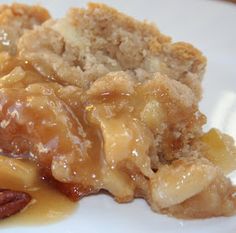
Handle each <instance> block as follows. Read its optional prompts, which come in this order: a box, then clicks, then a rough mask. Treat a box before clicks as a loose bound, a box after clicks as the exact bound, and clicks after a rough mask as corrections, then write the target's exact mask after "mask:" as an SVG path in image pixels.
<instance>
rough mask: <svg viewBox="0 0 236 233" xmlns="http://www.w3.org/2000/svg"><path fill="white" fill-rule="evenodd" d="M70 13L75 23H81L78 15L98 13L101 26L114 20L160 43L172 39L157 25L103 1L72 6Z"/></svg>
mask: <svg viewBox="0 0 236 233" xmlns="http://www.w3.org/2000/svg"><path fill="white" fill-rule="evenodd" d="M99 11H100V12H99ZM69 15H70V18H71V19H72V22H73V23H74V24H75V25H79V24H80V18H79V17H78V15H81V16H83V15H86V16H88V17H93V16H94V15H97V17H98V18H100V19H98V20H99V21H100V23H101V27H106V26H107V24H108V23H110V22H112V23H114V24H116V25H117V26H121V27H125V29H126V30H128V31H130V32H137V31H140V32H141V34H142V35H143V36H145V35H148V36H150V35H152V36H155V38H156V39H157V41H158V42H159V43H167V42H170V40H171V38H170V37H169V36H165V35H163V34H161V33H160V31H159V30H158V29H157V28H156V26H155V25H153V24H150V23H146V22H140V21H138V20H135V19H134V18H132V17H130V16H127V15H125V14H123V13H121V12H119V11H118V10H116V9H114V8H111V7H109V6H107V5H105V4H101V3H89V4H88V6H87V9H82V8H81V9H78V8H72V9H71V10H70V12H69Z"/></svg>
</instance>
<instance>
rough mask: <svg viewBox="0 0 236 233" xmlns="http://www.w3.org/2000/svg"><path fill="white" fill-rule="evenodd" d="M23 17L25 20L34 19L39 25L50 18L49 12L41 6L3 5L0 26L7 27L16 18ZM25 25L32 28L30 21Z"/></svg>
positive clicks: (0, 11)
mask: <svg viewBox="0 0 236 233" xmlns="http://www.w3.org/2000/svg"><path fill="white" fill-rule="evenodd" d="M19 17H23V18H25V19H27V18H28V19H29V20H30V19H32V18H33V19H34V20H35V22H37V23H38V24H41V23H43V22H44V21H46V20H47V19H49V18H50V15H49V13H48V11H47V10H46V9H45V8H43V7H41V6H28V5H25V4H19V3H13V4H12V5H11V6H9V5H1V6H0V24H1V25H6V24H11V23H12V21H15V20H16V18H18V19H19ZM24 23H25V25H26V24H28V25H27V26H28V27H29V26H30V27H31V26H32V25H30V24H29V23H30V22H29V21H28V22H27V21H26V20H25V22H24Z"/></svg>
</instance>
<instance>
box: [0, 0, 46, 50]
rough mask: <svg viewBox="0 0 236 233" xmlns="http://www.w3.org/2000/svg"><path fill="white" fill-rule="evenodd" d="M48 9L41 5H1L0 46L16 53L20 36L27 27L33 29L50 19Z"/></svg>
mask: <svg viewBox="0 0 236 233" xmlns="http://www.w3.org/2000/svg"><path fill="white" fill-rule="evenodd" d="M49 18H50V15H49V13H48V11H47V10H46V9H44V8H42V7H40V6H27V5H24V4H18V3H14V4H12V5H11V6H9V5H1V6H0V29H1V30H0V33H1V39H0V48H1V50H6V51H8V52H9V53H10V54H15V53H16V44H17V41H18V39H19V37H20V36H21V35H22V34H23V32H24V31H25V30H26V29H27V30H29V29H33V27H34V26H35V25H40V24H41V23H43V22H44V21H45V20H47V19H49Z"/></svg>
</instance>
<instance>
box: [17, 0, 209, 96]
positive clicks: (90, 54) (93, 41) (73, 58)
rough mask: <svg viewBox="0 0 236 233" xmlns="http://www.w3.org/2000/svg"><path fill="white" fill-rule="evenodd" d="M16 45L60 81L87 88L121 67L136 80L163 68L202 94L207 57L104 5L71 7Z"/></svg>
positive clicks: (42, 69)
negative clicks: (201, 84)
mask: <svg viewBox="0 0 236 233" xmlns="http://www.w3.org/2000/svg"><path fill="white" fill-rule="evenodd" d="M31 41H34V43H31ZM18 47H19V51H20V56H21V57H22V58H23V59H25V60H27V61H29V62H30V63H31V64H32V65H33V66H34V67H35V68H36V69H37V70H38V71H39V72H40V73H41V74H43V75H44V76H45V77H49V78H51V79H55V80H57V81H58V82H60V83H63V84H72V85H76V86H79V87H83V88H86V89H87V88H88V87H89V86H90V85H91V83H92V82H93V81H94V80H96V79H97V78H99V77H101V76H103V75H105V74H107V73H109V72H111V71H125V72H127V73H129V75H131V76H133V77H135V79H136V80H139V81H144V80H146V79H149V78H150V77H151V76H152V75H153V74H154V73H156V72H161V73H163V74H167V75H168V76H169V77H170V78H172V79H176V80H179V81H180V82H182V83H185V84H186V85H188V86H189V87H190V88H191V89H193V90H194V94H195V95H196V96H197V98H198V99H199V98H200V96H201V87H200V81H201V79H202V75H203V73H204V69H205V65H206V59H205V57H204V56H203V55H202V54H201V52H200V51H198V50H197V49H196V48H194V47H193V46H192V45H190V44H187V43H184V42H177V43H172V42H171V39H170V37H167V36H165V35H163V34H161V33H160V32H159V30H158V29H157V28H156V26H154V25H152V24H150V23H146V22H140V21H137V20H135V19H133V18H131V17H128V16H126V15H124V14H122V13H120V12H118V11H116V10H115V9H112V8H110V7H108V6H106V5H103V4H95V3H90V4H89V5H88V8H87V9H76V8H75V9H71V10H70V11H69V12H68V14H67V16H66V17H65V18H62V19H59V20H51V21H48V22H46V23H45V24H44V25H43V26H42V27H39V28H37V29H36V30H33V31H30V32H28V33H25V34H24V36H23V37H22V38H21V41H20V43H19V46H18Z"/></svg>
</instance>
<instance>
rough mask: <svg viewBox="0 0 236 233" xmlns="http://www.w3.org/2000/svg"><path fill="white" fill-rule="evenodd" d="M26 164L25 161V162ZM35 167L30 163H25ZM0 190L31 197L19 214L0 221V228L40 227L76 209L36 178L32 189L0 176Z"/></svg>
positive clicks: (15, 180)
mask: <svg viewBox="0 0 236 233" xmlns="http://www.w3.org/2000/svg"><path fill="white" fill-rule="evenodd" d="M26 162H27V161H26ZM27 163H28V164H30V166H32V167H33V168H34V167H35V164H33V163H32V162H29V161H28V162H27ZM0 184H1V188H6V189H12V190H17V191H24V192H27V193H29V194H30V195H31V196H32V200H31V202H30V203H29V205H28V206H27V207H26V208H25V209H23V210H22V211H21V212H20V213H17V214H16V215H13V216H11V217H9V218H6V219H3V220H0V228H1V227H5V226H6V227H8V226H9V225H42V224H49V223H53V222H56V221H59V220H62V219H64V218H66V217H67V216H70V215H71V214H72V213H73V212H74V210H75V209H76V206H77V205H76V204H75V203H74V202H72V201H70V200H69V199H68V198H67V197H66V196H65V195H63V194H61V193H60V192H58V190H56V189H54V188H53V187H52V186H50V185H49V184H47V183H46V182H45V181H43V180H42V179H40V176H37V180H36V181H35V183H34V185H33V187H29V188H27V187H24V185H22V182H21V181H20V180H18V179H15V178H14V177H11V176H4V177H2V176H0Z"/></svg>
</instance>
